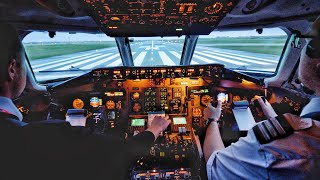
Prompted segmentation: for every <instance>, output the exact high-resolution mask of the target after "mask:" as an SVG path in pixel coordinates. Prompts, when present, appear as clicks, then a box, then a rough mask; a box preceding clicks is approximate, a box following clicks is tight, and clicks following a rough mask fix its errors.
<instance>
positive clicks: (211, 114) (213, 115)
mask: <svg viewBox="0 0 320 180" xmlns="http://www.w3.org/2000/svg"><path fill="white" fill-rule="evenodd" d="M221 109H222V101H220V100H218V105H217V107H216V108H215V107H213V106H212V105H211V103H209V104H208V106H207V107H206V108H205V109H204V110H203V116H204V119H205V120H208V119H213V120H214V121H218V120H219V119H220V116H221Z"/></svg>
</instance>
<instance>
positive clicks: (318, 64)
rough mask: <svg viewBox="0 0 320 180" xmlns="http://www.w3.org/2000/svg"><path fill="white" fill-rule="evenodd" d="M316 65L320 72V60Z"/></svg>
mask: <svg viewBox="0 0 320 180" xmlns="http://www.w3.org/2000/svg"><path fill="white" fill-rule="evenodd" d="M316 66H317V70H318V72H319V73H320V62H318V63H317V65H316Z"/></svg>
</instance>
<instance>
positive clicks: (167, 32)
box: [84, 0, 239, 37]
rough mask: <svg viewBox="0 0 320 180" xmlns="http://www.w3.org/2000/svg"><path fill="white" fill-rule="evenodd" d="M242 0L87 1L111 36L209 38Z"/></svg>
mask: <svg viewBox="0 0 320 180" xmlns="http://www.w3.org/2000/svg"><path fill="white" fill-rule="evenodd" d="M238 1H239V0H152V1H151V0H84V3H85V6H86V8H87V11H88V13H89V14H90V15H91V16H92V17H93V18H94V20H95V21H96V22H97V23H98V25H99V26H100V27H101V29H102V30H103V31H104V32H105V33H106V34H107V35H109V36H115V37H117V36H180V35H207V34H210V32H211V31H213V29H214V28H215V27H216V26H217V25H218V23H219V22H220V21H221V19H222V18H223V17H225V16H226V14H227V13H229V12H230V11H231V10H232V9H233V8H234V7H235V5H236V4H237V3H238Z"/></svg>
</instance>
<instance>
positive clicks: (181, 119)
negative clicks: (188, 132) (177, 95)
mask: <svg viewBox="0 0 320 180" xmlns="http://www.w3.org/2000/svg"><path fill="white" fill-rule="evenodd" d="M173 124H174V125H178V124H187V120H186V118H185V117H174V118H173Z"/></svg>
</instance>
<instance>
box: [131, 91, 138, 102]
mask: <svg viewBox="0 0 320 180" xmlns="http://www.w3.org/2000/svg"><path fill="white" fill-rule="evenodd" d="M139 98H140V94H139V93H138V92H135V93H133V94H132V99H133V100H138V99H139Z"/></svg>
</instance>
